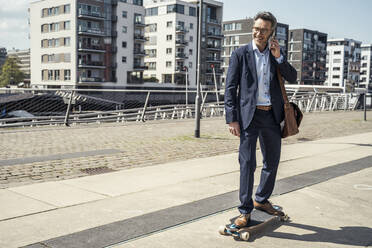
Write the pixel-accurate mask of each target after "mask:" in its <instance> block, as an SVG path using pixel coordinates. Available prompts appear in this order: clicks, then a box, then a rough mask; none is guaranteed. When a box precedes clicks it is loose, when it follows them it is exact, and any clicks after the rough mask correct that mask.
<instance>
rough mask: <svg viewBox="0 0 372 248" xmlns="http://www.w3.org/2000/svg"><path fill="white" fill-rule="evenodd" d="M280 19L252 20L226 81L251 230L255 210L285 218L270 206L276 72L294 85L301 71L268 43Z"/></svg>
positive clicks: (279, 114)
mask: <svg viewBox="0 0 372 248" xmlns="http://www.w3.org/2000/svg"><path fill="white" fill-rule="evenodd" d="M276 25H277V21H276V18H275V17H274V16H273V15H272V14H271V13H270V12H260V13H258V14H257V15H256V16H255V17H254V24H253V28H252V37H253V40H252V42H251V43H249V44H248V45H246V46H243V47H240V48H239V49H236V50H235V51H234V52H233V53H232V54H231V57H230V63H229V69H228V72H227V78H226V89H225V109H226V123H227V124H228V126H229V131H230V133H231V134H233V135H235V136H238V137H240V147H239V163H240V188H239V198H240V203H241V204H240V205H239V207H238V210H239V212H240V213H241V215H240V216H239V217H238V218H237V219H236V220H235V224H236V225H237V226H238V227H243V226H245V225H247V223H248V222H249V221H250V213H251V211H252V210H253V208H256V209H260V210H263V211H266V212H268V213H270V214H275V215H282V214H283V213H282V212H280V211H278V210H276V209H275V208H273V206H272V205H271V203H270V202H269V201H268V199H269V197H270V196H271V194H272V192H273V189H274V185H275V178H276V174H277V169H278V165H279V160H280V151H281V129H280V123H281V122H282V121H283V119H284V111H283V97H282V93H281V90H280V85H279V80H278V77H277V73H276V68H277V67H278V68H279V70H280V72H281V74H282V75H283V77H284V78H285V79H286V80H287V81H289V82H296V78H297V72H296V70H295V69H294V68H293V67H292V66H291V65H290V64H289V63H288V62H287V60H286V58H285V57H284V55H283V54H282V53H281V51H280V46H279V43H278V41H277V40H276V39H274V38H273V39H272V40H271V41H270V42H269V39H270V37H271V36H272V34H273V33H274V31H275V29H276ZM257 138H258V139H259V141H260V146H261V152H262V156H263V168H262V172H261V179H260V184H259V186H258V188H257V191H256V194H255V200H254V201H253V199H252V191H253V179H254V171H255V169H256V144H257Z"/></svg>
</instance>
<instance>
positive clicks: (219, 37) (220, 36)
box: [207, 32, 223, 39]
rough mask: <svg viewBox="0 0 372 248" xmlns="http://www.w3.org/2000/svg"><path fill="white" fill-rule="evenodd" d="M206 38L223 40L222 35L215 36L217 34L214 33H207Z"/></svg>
mask: <svg viewBox="0 0 372 248" xmlns="http://www.w3.org/2000/svg"><path fill="white" fill-rule="evenodd" d="M207 36H208V37H209V38H215V39H222V38H223V35H222V34H217V33H214V32H208V34H207Z"/></svg>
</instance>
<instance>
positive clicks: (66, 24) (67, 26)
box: [63, 21, 70, 30]
mask: <svg viewBox="0 0 372 248" xmlns="http://www.w3.org/2000/svg"><path fill="white" fill-rule="evenodd" d="M63 29H65V30H70V21H66V22H64V23H63Z"/></svg>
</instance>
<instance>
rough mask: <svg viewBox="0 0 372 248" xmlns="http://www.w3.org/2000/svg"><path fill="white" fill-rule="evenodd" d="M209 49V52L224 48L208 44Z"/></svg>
mask: <svg viewBox="0 0 372 248" xmlns="http://www.w3.org/2000/svg"><path fill="white" fill-rule="evenodd" d="M207 49H209V50H221V49H222V47H221V46H215V45H210V44H208V45H207Z"/></svg>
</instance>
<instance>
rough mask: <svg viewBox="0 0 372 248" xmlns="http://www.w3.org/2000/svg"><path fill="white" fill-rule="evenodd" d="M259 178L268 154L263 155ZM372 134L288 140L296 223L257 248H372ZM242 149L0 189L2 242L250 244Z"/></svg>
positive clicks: (282, 194)
mask: <svg viewBox="0 0 372 248" xmlns="http://www.w3.org/2000/svg"><path fill="white" fill-rule="evenodd" d="M257 156H258V157H257V161H258V163H259V167H258V169H257V172H256V175H255V176H256V177H255V182H256V183H257V182H258V181H259V169H260V167H261V164H260V161H261V160H262V158H261V155H260V152H259V151H258V153H257ZM371 178H372V132H370V133H363V134H355V135H351V136H345V137H338V138H330V139H321V140H317V141H309V142H303V143H296V144H289V145H284V146H283V150H282V158H281V163H280V168H279V172H278V177H277V185H276V188H275V192H274V195H273V197H272V201H273V202H274V203H275V204H278V205H281V206H282V207H283V208H284V210H285V211H286V212H287V213H288V214H289V215H290V217H291V218H292V222H291V223H283V224H282V225H281V226H279V227H278V228H276V229H275V230H273V232H269V233H267V235H265V236H263V237H259V238H257V239H256V240H254V241H253V242H251V243H250V244H249V247H367V246H368V245H372V235H371V233H372V213H371V211H370V210H371V206H372V195H371V194H372V190H371V187H372V181H371ZM238 182H239V165H238V162H237V153H232V154H225V155H219V156H213V157H207V158H195V159H190V160H184V161H177V162H171V163H163V164H159V165H154V166H150V167H141V168H132V169H128V170H122V171H115V172H111V173H106V174H101V175H94V176H90V177H82V178H74V179H67V180H61V181H56V182H42V183H37V184H30V185H24V186H19V187H9V188H7V189H2V190H0V202H1V205H0V247H7V248H8V247H9V248H10V247H22V246H26V247H64V248H66V247H79V248H83V247H89V248H94V247H120V248H121V247H141V248H142V247H151V248H154V247H247V244H246V243H245V242H237V241H234V240H233V239H232V238H231V237H225V236H221V235H219V234H218V232H217V230H218V227H219V226H220V225H222V224H225V223H227V222H228V221H229V219H230V218H232V217H234V216H236V215H237V214H238V213H237V210H236V209H235V207H236V205H237V204H238V199H237V197H238V193H237V190H238Z"/></svg>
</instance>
